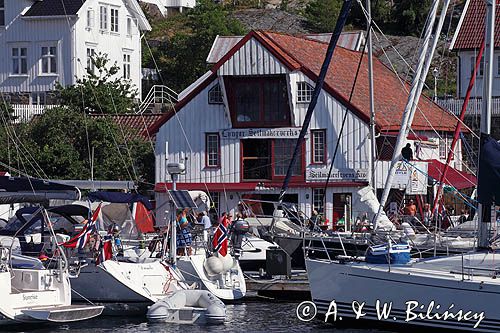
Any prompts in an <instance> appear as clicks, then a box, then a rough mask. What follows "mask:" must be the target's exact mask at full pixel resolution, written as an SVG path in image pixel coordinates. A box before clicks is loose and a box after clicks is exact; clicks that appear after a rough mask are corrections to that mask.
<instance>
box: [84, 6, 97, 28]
mask: <svg viewBox="0 0 500 333" xmlns="http://www.w3.org/2000/svg"><path fill="white" fill-rule="evenodd" d="M94 26H95V11H94V9H93V8H92V7H89V8H87V25H86V29H87V30H90V29H92V28H93V27H94Z"/></svg>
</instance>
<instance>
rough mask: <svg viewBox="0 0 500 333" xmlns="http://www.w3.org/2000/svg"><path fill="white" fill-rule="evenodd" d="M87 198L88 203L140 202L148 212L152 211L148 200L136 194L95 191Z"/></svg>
mask: <svg viewBox="0 0 500 333" xmlns="http://www.w3.org/2000/svg"><path fill="white" fill-rule="evenodd" d="M88 198H89V200H90V201H106V202H111V203H128V204H131V203H134V202H141V203H142V204H143V205H144V207H146V208H147V209H148V210H153V205H151V202H150V201H149V200H148V198H146V197H145V196H143V195H140V194H137V193H123V192H106V191H97V192H90V193H89V195H88Z"/></svg>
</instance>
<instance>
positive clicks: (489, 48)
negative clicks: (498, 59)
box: [477, 0, 497, 248]
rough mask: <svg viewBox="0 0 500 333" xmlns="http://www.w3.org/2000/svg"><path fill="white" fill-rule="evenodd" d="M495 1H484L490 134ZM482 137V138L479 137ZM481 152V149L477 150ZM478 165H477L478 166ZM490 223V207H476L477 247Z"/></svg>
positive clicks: (485, 121)
mask: <svg viewBox="0 0 500 333" xmlns="http://www.w3.org/2000/svg"><path fill="white" fill-rule="evenodd" d="M496 2H497V0H486V20H485V22H486V26H485V50H484V76H483V77H484V81H483V101H482V102H483V103H482V110H481V128H480V130H481V133H482V134H490V131H491V107H492V100H491V93H492V88H493V56H494V51H495V11H496V8H495V7H496ZM481 137H482V136H481ZM481 144H482V142H481V143H480V145H481ZM479 151H481V148H480V149H479ZM478 165H479V164H478ZM477 175H478V179H479V177H481V168H479V170H478V173H477ZM488 222H491V206H489V205H484V204H481V203H480V204H479V206H478V247H479V248H486V247H488V245H489V244H488V238H489V237H488V236H489V235H488V225H487V223H488Z"/></svg>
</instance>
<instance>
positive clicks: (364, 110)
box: [149, 31, 471, 221]
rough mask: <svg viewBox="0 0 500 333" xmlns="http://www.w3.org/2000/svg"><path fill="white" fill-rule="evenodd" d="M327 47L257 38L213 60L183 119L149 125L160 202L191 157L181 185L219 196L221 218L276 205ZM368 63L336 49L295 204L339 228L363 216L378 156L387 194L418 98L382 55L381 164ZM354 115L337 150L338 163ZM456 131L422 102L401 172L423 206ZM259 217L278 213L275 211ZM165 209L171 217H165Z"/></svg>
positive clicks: (296, 177)
mask: <svg viewBox="0 0 500 333" xmlns="http://www.w3.org/2000/svg"><path fill="white" fill-rule="evenodd" d="M223 44H224V43H223ZM327 45H328V44H327V43H325V42H321V41H317V40H314V39H312V38H310V37H307V36H302V37H301V36H290V35H284V34H278V33H271V32H261V31H252V32H250V33H249V34H247V35H246V36H244V37H243V38H241V39H239V40H238V41H237V42H236V43H235V44H234V46H232V47H231V48H230V49H229V50H228V51H227V52H226V53H225V54H224V55H223V56H222V57H219V56H214V57H210V56H209V59H211V58H216V59H218V60H217V62H216V63H215V64H214V65H213V67H212V69H211V70H210V71H209V72H207V73H206V74H205V75H204V76H202V77H200V78H199V79H198V80H197V81H196V82H194V83H193V84H192V85H191V86H190V87H188V88H187V89H186V90H185V91H183V92H182V93H181V94H180V95H179V102H178V103H177V105H176V107H175V112H169V113H167V114H165V115H164V116H163V117H162V119H160V120H159V121H158V122H157V123H156V124H154V125H153V126H151V127H150V128H149V132H150V133H157V136H156V138H157V141H156V188H155V189H156V192H157V204H158V205H161V204H162V202H164V201H165V200H167V197H166V195H165V191H166V189H169V188H171V186H172V184H171V181H170V176H169V175H168V173H167V170H166V164H167V163H170V162H179V161H182V158H183V157H184V156H186V157H187V159H186V160H185V163H186V173H185V174H184V175H181V176H180V178H179V182H178V184H177V188H178V189H193V190H195V189H196V190H204V191H209V192H211V196H212V198H213V199H214V201H215V202H216V205H217V206H218V208H219V212H221V211H228V210H230V209H234V207H236V206H237V203H238V201H240V200H244V199H249V198H253V199H261V200H276V199H277V197H278V194H279V190H280V187H281V184H282V181H283V179H284V176H285V173H286V170H287V167H288V164H289V161H290V158H291V155H292V151H293V149H294V146H295V143H296V138H297V137H298V134H299V132H300V127H301V126H302V122H303V120H304V116H305V113H306V110H307V108H308V105H309V101H310V99H311V95H312V90H313V86H314V83H315V81H316V78H317V75H318V74H319V70H320V67H321V64H322V62H323V58H324V54H325V52H326V48H327ZM212 52H215V53H218V52H219V50H212ZM361 55H362V53H361V52H357V51H352V50H349V49H346V48H342V47H338V48H337V49H336V50H335V53H334V56H333V60H332V63H331V65H330V68H329V72H328V74H327V76H326V79H325V85H324V87H323V90H322V92H321V94H320V97H319V100H318V104H317V106H316V108H315V110H314V112H313V116H312V120H311V124H310V129H309V131H308V135H307V138H306V141H305V144H304V145H303V147H302V153H301V154H300V157H299V160H298V163H297V165H296V166H295V168H294V171H293V177H292V181H291V183H290V190H289V191H288V195H287V197H286V198H285V200H286V201H289V202H296V203H299V205H300V209H301V210H303V211H304V212H306V213H307V214H310V213H311V211H312V209H316V210H318V211H319V212H321V213H324V214H325V215H326V216H327V217H328V218H329V220H330V221H335V220H338V219H339V218H341V217H343V216H344V215H345V214H349V215H351V216H357V215H358V214H362V213H363V212H356V211H352V207H351V202H353V201H354V200H356V199H359V198H357V197H356V196H357V194H356V192H357V191H358V190H359V189H360V188H362V187H364V186H366V185H367V184H368V181H369V179H370V160H373V159H377V160H378V164H377V171H376V178H377V184H376V187H377V188H378V189H381V188H383V186H384V180H385V178H384V177H385V176H386V175H387V167H388V165H389V161H388V160H389V159H391V157H392V153H393V148H392V147H393V144H394V142H395V137H396V135H397V132H398V131H399V128H400V123H401V117H402V112H403V110H404V107H405V103H406V100H407V97H408V93H407V91H408V90H407V89H408V86H403V85H402V84H401V83H400V81H399V80H398V78H397V77H396V76H395V75H394V74H393V73H392V71H391V70H390V69H389V68H387V67H386V66H385V65H383V64H382V63H381V62H380V61H378V60H376V59H375V60H374V77H375V96H374V98H375V107H376V130H377V136H378V138H377V146H378V153H377V154H378V156H377V157H372V156H371V153H370V145H371V142H370V138H369V98H368V96H369V94H368V65H367V59H366V55H365V56H363V58H362V62H361V68H360V72H359V75H358V77H357V78H355V74H356V69H357V67H358V63H359V61H360V57H361ZM355 82H356V83H355ZM354 83H355V84H354ZM353 87H354V92H353V94H352V98H350V95H351V90H352V89H353ZM346 112H347V121H346V126H345V129H344V132H343V134H342V136H340V144H339V151H338V154H337V156H336V158H335V160H334V161H332V158H333V154H334V150H335V146H336V143H337V141H338V140H339V131H340V128H341V124H342V118H343V115H344V113H346ZM454 127H455V121H454V119H453V117H452V116H451V115H450V114H449V113H447V112H446V111H444V110H443V109H441V108H440V107H439V106H438V105H436V104H435V103H433V102H432V101H431V100H430V99H428V98H427V97H425V96H422V98H421V99H420V103H419V110H418V111H417V113H416V116H415V119H414V121H413V125H412V129H413V130H412V133H411V135H410V136H409V137H408V142H409V143H410V144H411V146H412V148H413V149H414V157H415V160H417V159H418V161H415V164H416V165H417V168H416V169H415V168H414V169H410V170H408V169H407V168H405V166H402V167H401V168H400V170H398V173H399V174H405V175H407V176H408V178H406V180H408V181H410V178H409V176H410V173H411V176H412V177H411V181H412V182H413V180H414V178H415V179H416V182H417V183H418V184H416V185H417V186H416V188H415V189H414V190H415V191H414V192H413V194H425V193H428V195H429V197H425V195H424V196H423V197H421V199H422V201H428V200H429V199H430V198H431V196H432V193H429V192H428V191H427V188H428V187H427V180H428V179H427V177H426V174H427V173H428V174H429V176H431V178H438V177H439V174H440V171H442V168H443V162H444V161H445V159H446V154H445V152H446V149H447V147H448V146H447V143H448V142H447V140H446V138H449V136H450V133H451V132H452V131H453V129H454ZM417 146H418V153H417V149H416V147H417ZM460 149H461V148H460V144H459V145H458V146H457V148H456V151H455V152H456V153H457V154H456V155H455V158H454V159H453V160H452V166H455V165H459V164H460V154H459V151H460ZM332 163H333V173H332V176H331V179H330V182H329V183H328V185H327V189H326V192H325V191H324V187H325V180H326V177H327V174H328V170H329V168H330V165H331V164H332ZM417 169H419V170H417ZM453 172H454V176H453V177H450V178H447V180H446V182H448V183H453V184H454V185H457V186H462V187H463V186H465V187H467V185H468V186H471V185H470V184H461V185H459V184H458V183H459V182H460V181H462V180H463V179H462V177H467V176H466V175H464V174H462V173H461V172H460V171H458V170H455V169H453ZM452 178H453V179H452ZM469 180H470V179H469ZM407 185H408V184H406V183H405V184H404V186H407ZM400 186H401V184H399V185H397V186H396V187H400ZM406 188H407V187H406ZM417 188H418V189H417ZM407 190H408V191H407V192H409V193H411V189H408V188H407ZM430 192H432V190H431V191H430ZM256 210H257V211H256V213H259V212H260V213H270V212H272V210H271V211H269V207H267V206H266V205H265V204H263V205H262V206H261V207H259V208H256ZM259 210H260V211H259ZM158 213H159V214H160V218H159V220H161V213H162V212H161V211H160V212H158Z"/></svg>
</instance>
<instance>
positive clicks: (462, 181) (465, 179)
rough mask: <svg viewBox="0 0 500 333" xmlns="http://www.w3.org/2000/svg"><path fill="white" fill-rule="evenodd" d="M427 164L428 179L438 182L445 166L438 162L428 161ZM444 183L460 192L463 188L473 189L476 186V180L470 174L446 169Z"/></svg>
mask: <svg viewBox="0 0 500 333" xmlns="http://www.w3.org/2000/svg"><path fill="white" fill-rule="evenodd" d="M428 162H429V166H428V173H429V177H431V178H434V179H436V180H438V181H439V180H440V179H441V175H442V174H443V170H444V167H445V164H444V163H441V162H439V161H438V160H429V161H428ZM444 183H445V184H448V185H452V186H453V187H455V188H456V189H457V190H461V189H464V188H469V187H475V186H476V185H477V178H476V177H475V176H474V175H471V174H470V173H466V172H463V171H459V170H457V169H455V168H452V167H448V171H447V172H446V177H445V179H444Z"/></svg>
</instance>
